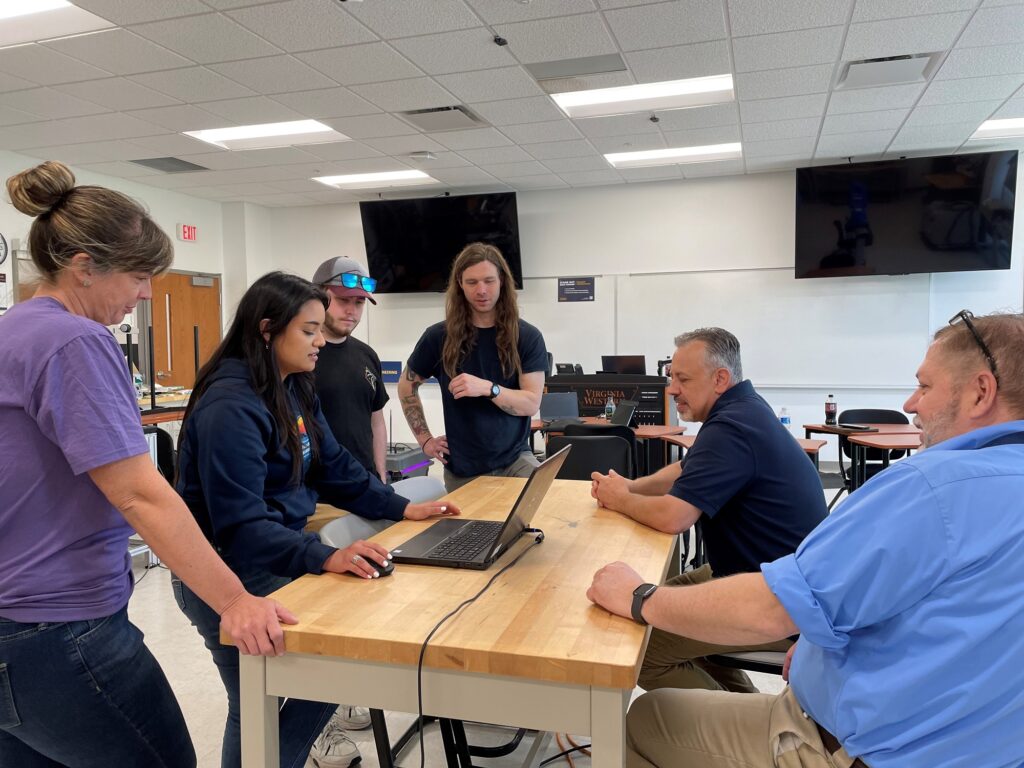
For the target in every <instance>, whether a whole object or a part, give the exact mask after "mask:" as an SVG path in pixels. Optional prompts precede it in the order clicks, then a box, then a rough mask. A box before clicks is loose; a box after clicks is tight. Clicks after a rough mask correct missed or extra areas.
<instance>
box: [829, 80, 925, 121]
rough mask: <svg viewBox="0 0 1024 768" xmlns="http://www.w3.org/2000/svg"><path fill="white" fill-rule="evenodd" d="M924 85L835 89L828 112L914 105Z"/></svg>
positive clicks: (832, 113)
mask: <svg viewBox="0 0 1024 768" xmlns="http://www.w3.org/2000/svg"><path fill="white" fill-rule="evenodd" d="M923 87H924V86H923V84H921V83H912V84H910V85H890V86H886V87H885V88H857V89H854V90H849V91H846V90H837V91H833V92H832V96H831V97H830V98H829V101H828V114H830V115H836V114H845V113H848V112H871V111H874V110H879V109H895V108H897V107H912V106H913V105H914V102H916V101H917V97H918V96H919V95H920V94H921V89H922V88H923Z"/></svg>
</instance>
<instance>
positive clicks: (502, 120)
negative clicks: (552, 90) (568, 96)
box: [469, 96, 565, 126]
mask: <svg viewBox="0 0 1024 768" xmlns="http://www.w3.org/2000/svg"><path fill="white" fill-rule="evenodd" d="M469 107H470V108H471V109H472V110H473V111H474V112H476V113H477V114H478V115H480V117H482V118H483V119H484V120H486V121H487V122H489V123H490V124H491V125H501V126H504V125H518V124H519V123H541V122H552V121H556V120H563V121H564V120H565V113H563V112H562V110H560V109H559V108H558V107H556V106H555V102H553V101H552V100H551V97H550V96H530V97H527V98H525V99H508V100H506V101H486V102H473V101H471V102H469Z"/></svg>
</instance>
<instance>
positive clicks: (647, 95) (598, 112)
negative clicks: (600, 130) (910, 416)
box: [551, 75, 734, 117]
mask: <svg viewBox="0 0 1024 768" xmlns="http://www.w3.org/2000/svg"><path fill="white" fill-rule="evenodd" d="M551 98H552V99H554V100H555V103H556V104H557V105H558V106H559V107H560V108H561V109H562V111H563V112H565V114H567V115H568V116H569V117H606V116H608V115H626V114H630V113H632V112H653V111H664V110H668V109H687V108H689V107H704V106H708V105H709V104H721V103H723V102H728V101H732V100H733V98H734V96H733V90H732V75H712V76H711V77H694V78H690V79H689V80H669V81H666V82H663V83H644V84H642V85H624V86H621V87H619V88H598V89H596V90H592V91H570V92H569V93H555V94H552V95H551Z"/></svg>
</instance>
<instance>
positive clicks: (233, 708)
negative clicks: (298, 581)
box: [171, 572, 337, 768]
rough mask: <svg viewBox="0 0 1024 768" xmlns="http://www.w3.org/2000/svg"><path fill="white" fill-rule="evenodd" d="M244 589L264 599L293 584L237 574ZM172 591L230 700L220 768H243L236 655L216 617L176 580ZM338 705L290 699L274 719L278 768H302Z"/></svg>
mask: <svg viewBox="0 0 1024 768" xmlns="http://www.w3.org/2000/svg"><path fill="white" fill-rule="evenodd" d="M239 578H240V579H241V580H242V584H244V585H245V588H246V589H247V590H249V592H250V593H252V594H254V595H260V596H261V597H262V596H265V595H269V594H270V593H271V592H273V591H275V590H277V589H280V588H281V587H283V586H284V585H285V584H287V583H288V582H290V581H291V579H288V578H283V577H280V576H274V575H272V574H270V573H266V572H260V573H252V574H248V575H243V574H239ZM171 586H172V588H173V589H174V599H175V600H176V601H177V603H178V607H179V608H181V610H182V611H183V612H184V614H185V615H186V616H187V617H188V618H189V621H191V622H192V625H193V626H194V627H195V628H196V629H197V630H199V634H200V635H201V636H202V638H203V642H205V643H206V647H207V648H208V649H209V650H210V653H211V654H213V663H214V664H216V665H217V671H218V672H219V673H220V679H221V682H223V683H224V688H225V690H226V691H227V694H228V719H227V722H226V723H225V724H224V744H223V746H222V747H221V757H220V764H221V768H241V765H242V739H241V727H240V725H239V714H240V711H239V706H238V650H237V649H236V648H235V647H234V646H233V645H222V644H221V642H220V616H218V615H217V613H216V611H214V610H213V609H212V608H210V606H208V605H207V604H206V603H204V602H203V601H202V600H200V599H199V598H198V597H196V595H195V593H194V592H193V591H192V590H191V589H189V588H188V587H187V586H185V585H184V584H183V583H182V582H181V580H180V579H178V578H177V577H173V578H172V580H171ZM335 709H337V705H336V704H325V703H323V702H319V701H302V700H300V699H288V700H287V701H286V703H285V704H284V706H283V707H281V711H280V714H279V715H278V719H279V727H280V746H281V768H302V766H304V765H305V763H306V758H307V757H308V756H309V748H310V747H312V746H313V742H314V741H316V737H317V736H319V735H320V732H321V731H322V730H323V729H324V726H325V725H327V721H328V720H330V719H331V715H333V714H334V710H335Z"/></svg>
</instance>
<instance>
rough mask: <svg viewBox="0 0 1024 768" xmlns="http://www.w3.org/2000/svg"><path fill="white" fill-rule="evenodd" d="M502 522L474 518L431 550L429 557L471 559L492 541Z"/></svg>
mask: <svg viewBox="0 0 1024 768" xmlns="http://www.w3.org/2000/svg"><path fill="white" fill-rule="evenodd" d="M502 525H504V522H498V521H495V520H476V521H474V522H472V523H468V524H466V525H464V526H462V528H460V529H459V532H458V533H456V534H455V535H453V536H449V537H448V538H447V539H445V540H444V541H442V542H441V543H440V544H438V545H437V546H436V547H434V548H433V549H432V550H430V552H429V555H430V557H435V558H444V559H446V560H472V559H473V558H474V557H476V556H477V555H479V554H480V553H481V552H483V551H484V550H485V549H487V548H488V547H490V546H491V545H492V544H493V543H494V539H495V538H496V537H497V536H498V533H499V532H500V531H501V526H502Z"/></svg>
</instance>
